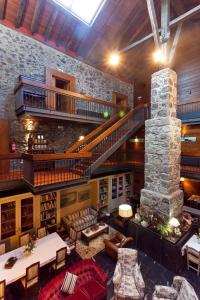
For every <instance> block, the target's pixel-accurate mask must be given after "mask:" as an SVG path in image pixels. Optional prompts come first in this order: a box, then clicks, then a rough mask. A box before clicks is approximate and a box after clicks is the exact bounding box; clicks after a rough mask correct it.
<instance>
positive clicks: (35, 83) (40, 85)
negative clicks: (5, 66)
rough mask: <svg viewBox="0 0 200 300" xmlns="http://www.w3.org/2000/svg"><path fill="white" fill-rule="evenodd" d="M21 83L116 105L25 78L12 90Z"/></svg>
mask: <svg viewBox="0 0 200 300" xmlns="http://www.w3.org/2000/svg"><path fill="white" fill-rule="evenodd" d="M23 85H31V86H33V87H39V88H42V89H44V90H48V91H51V92H57V93H60V94H63V95H67V96H73V97H76V98H81V99H84V100H86V101H88V102H96V103H99V104H103V105H106V106H110V107H113V108H115V107H117V105H116V104H114V103H111V102H108V101H105V100H103V99H97V98H93V97H89V96H86V95H82V94H78V93H75V92H71V91H67V90H63V89H59V88H56V87H55V88H53V87H51V86H49V85H47V84H45V83H39V82H34V81H31V80H27V79H23V80H21V81H20V83H18V85H17V86H16V87H15V90H14V92H15V93H16V92H17V91H18V89H19V88H20V87H21V86H23Z"/></svg>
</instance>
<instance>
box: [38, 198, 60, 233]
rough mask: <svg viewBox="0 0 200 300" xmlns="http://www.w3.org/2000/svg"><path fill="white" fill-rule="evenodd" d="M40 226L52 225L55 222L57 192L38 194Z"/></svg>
mask: <svg viewBox="0 0 200 300" xmlns="http://www.w3.org/2000/svg"><path fill="white" fill-rule="evenodd" d="M40 222H41V227H48V228H50V227H52V226H55V225H56V223H57V193H56V192H51V193H47V194H43V195H41V196H40Z"/></svg>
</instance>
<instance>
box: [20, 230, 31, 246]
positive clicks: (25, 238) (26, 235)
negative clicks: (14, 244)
mask: <svg viewBox="0 0 200 300" xmlns="http://www.w3.org/2000/svg"><path fill="white" fill-rule="evenodd" d="M29 240H30V234H29V233H24V234H21V235H20V236H19V247H22V246H25V245H27V244H28V242H29Z"/></svg>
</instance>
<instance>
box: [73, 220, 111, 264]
mask: <svg viewBox="0 0 200 300" xmlns="http://www.w3.org/2000/svg"><path fill="white" fill-rule="evenodd" d="M115 232H116V230H115V229H114V228H112V227H110V226H109V233H108V234H107V233H103V234H101V235H100V236H98V237H96V238H95V239H92V240H91V241H90V243H89V246H87V245H86V244H85V242H84V241H82V240H81V239H79V240H78V241H77V242H76V252H77V253H78V254H79V255H80V257H81V258H82V259H88V258H91V257H93V256H95V255H96V254H97V253H99V252H101V251H103V250H104V248H105V246H104V242H103V240H104V239H109V238H111V237H112V236H113V235H114V233H115Z"/></svg>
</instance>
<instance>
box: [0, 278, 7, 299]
mask: <svg viewBox="0 0 200 300" xmlns="http://www.w3.org/2000/svg"><path fill="white" fill-rule="evenodd" d="M5 299H6V281H5V280H2V281H0V300H5Z"/></svg>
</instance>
